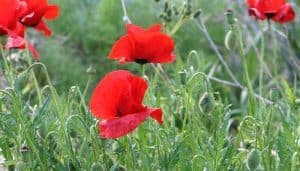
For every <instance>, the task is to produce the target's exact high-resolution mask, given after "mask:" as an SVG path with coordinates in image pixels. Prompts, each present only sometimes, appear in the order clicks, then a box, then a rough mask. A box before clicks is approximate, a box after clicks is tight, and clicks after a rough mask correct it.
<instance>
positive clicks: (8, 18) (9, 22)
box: [0, 0, 18, 29]
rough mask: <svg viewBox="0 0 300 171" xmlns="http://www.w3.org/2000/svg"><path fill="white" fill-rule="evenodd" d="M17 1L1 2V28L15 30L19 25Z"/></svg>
mask: <svg viewBox="0 0 300 171" xmlns="http://www.w3.org/2000/svg"><path fill="white" fill-rule="evenodd" d="M17 5H18V4H17V1H16V0H1V1H0V26H1V27H5V28H7V29H14V28H15V26H16V24H17V16H16V8H17Z"/></svg>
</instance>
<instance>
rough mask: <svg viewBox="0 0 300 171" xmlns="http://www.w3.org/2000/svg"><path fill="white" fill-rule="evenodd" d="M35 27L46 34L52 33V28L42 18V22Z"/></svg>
mask: <svg viewBox="0 0 300 171" xmlns="http://www.w3.org/2000/svg"><path fill="white" fill-rule="evenodd" d="M34 28H35V29H36V30H38V31H41V32H43V33H44V35H45V36H51V34H52V31H51V30H50V28H49V27H48V26H47V25H46V23H45V22H44V21H42V20H40V22H39V23H38V24H37V25H36V26H35V27H34Z"/></svg>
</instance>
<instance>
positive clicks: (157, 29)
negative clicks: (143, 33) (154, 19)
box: [147, 24, 162, 32]
mask: <svg viewBox="0 0 300 171" xmlns="http://www.w3.org/2000/svg"><path fill="white" fill-rule="evenodd" d="M161 28H162V26H161V25H160V24H154V25H152V26H151V27H150V28H149V29H148V30H147V31H150V32H160V31H161Z"/></svg>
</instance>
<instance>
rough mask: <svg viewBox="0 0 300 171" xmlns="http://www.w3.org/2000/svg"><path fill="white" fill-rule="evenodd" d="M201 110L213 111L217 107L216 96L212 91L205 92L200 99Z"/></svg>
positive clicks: (205, 111)
mask: <svg viewBox="0 0 300 171" xmlns="http://www.w3.org/2000/svg"><path fill="white" fill-rule="evenodd" d="M199 107H200V110H201V111H202V112H204V113H209V112H211V111H212V110H213V109H214V107H215V98H214V97H213V95H212V94H210V93H205V94H203V95H202V97H201V98H200V100H199Z"/></svg>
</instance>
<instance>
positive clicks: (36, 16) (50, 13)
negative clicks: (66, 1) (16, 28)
mask: <svg viewBox="0 0 300 171" xmlns="http://www.w3.org/2000/svg"><path fill="white" fill-rule="evenodd" d="M21 1H23V2H26V4H27V10H26V12H25V13H23V14H22V15H21V16H20V19H19V20H20V22H21V23H22V24H23V25H25V26H28V27H34V28H35V29H37V30H39V31H42V32H43V33H44V34H45V35H46V36H50V35H51V30H50V29H49V28H48V26H47V25H46V24H45V22H44V21H43V18H46V19H49V20H53V19H56V18H57V17H58V15H59V7H58V6H57V5H49V4H48V1H47V0H21Z"/></svg>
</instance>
